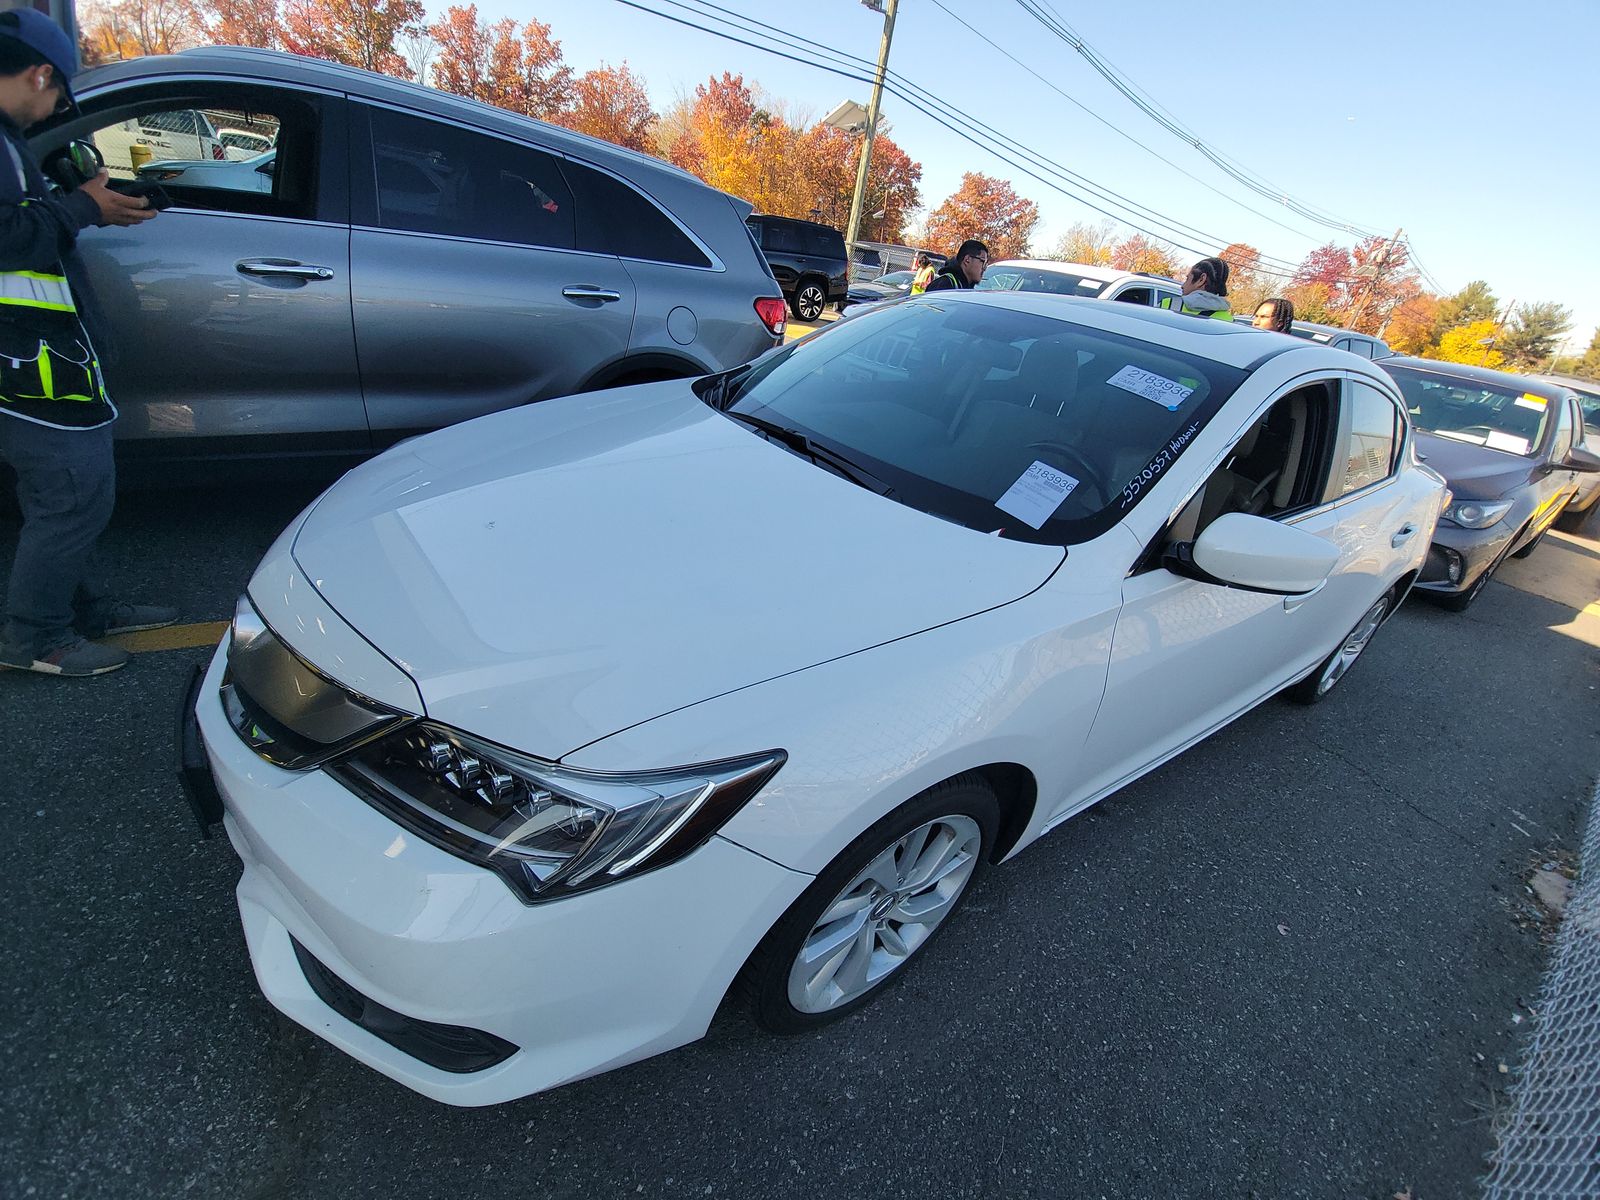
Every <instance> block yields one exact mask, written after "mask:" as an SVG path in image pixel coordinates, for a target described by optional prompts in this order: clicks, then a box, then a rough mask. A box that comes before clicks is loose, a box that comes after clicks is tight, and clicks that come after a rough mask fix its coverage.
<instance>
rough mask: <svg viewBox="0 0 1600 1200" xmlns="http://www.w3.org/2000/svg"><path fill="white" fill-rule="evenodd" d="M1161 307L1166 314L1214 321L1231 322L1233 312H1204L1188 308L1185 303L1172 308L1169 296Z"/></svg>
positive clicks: (1229, 309)
mask: <svg viewBox="0 0 1600 1200" xmlns="http://www.w3.org/2000/svg"><path fill="white" fill-rule="evenodd" d="M1178 299H1179V300H1183V297H1182V296H1179V297H1178ZM1161 307H1162V308H1164V309H1166V310H1167V311H1168V312H1181V313H1183V314H1184V316H1187V317H1210V318H1211V319H1212V320H1214V321H1231V320H1233V310H1232V309H1231V308H1219V309H1217V310H1216V311H1215V312H1205V311H1203V310H1201V309H1198V308H1190V307H1189V305H1188V302H1187V301H1185V302H1184V303H1182V304H1180V305H1179V306H1178V307H1177V308H1173V307H1172V297H1171V296H1168V297H1167V298H1166V299H1165V300H1163V301H1162V302H1161Z"/></svg>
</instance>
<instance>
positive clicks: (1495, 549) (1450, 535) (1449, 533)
mask: <svg viewBox="0 0 1600 1200" xmlns="http://www.w3.org/2000/svg"><path fill="white" fill-rule="evenodd" d="M1515 536H1516V530H1514V529H1512V528H1511V526H1509V525H1507V524H1506V523H1505V522H1504V521H1496V522H1495V523H1494V524H1493V525H1491V526H1489V527H1488V528H1487V529H1463V528H1461V526H1459V525H1448V524H1446V523H1445V522H1444V521H1442V520H1441V521H1440V522H1439V525H1438V527H1437V528H1436V529H1435V530H1434V533H1433V545H1431V546H1430V547H1428V557H1427V560H1426V561H1425V562H1424V563H1423V565H1422V574H1421V575H1420V576H1419V577H1418V579H1417V582H1416V587H1417V590H1418V591H1423V592H1432V593H1434V594H1435V595H1441V596H1450V595H1455V594H1457V593H1460V592H1465V591H1469V590H1471V588H1472V586H1473V585H1474V584H1475V583H1477V582H1478V579H1479V577H1480V576H1481V575H1482V574H1483V573H1484V572H1485V571H1487V570H1489V568H1490V567H1492V566H1494V564H1495V562H1496V561H1498V560H1499V558H1500V557H1501V555H1503V554H1505V553H1506V551H1507V550H1509V549H1510V547H1511V539H1512V538H1513V537H1515Z"/></svg>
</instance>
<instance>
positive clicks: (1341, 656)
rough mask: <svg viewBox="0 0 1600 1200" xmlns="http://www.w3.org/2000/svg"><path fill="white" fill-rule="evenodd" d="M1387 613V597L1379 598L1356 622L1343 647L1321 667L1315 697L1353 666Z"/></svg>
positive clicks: (1332, 685) (1330, 687)
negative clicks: (1320, 675)
mask: <svg viewBox="0 0 1600 1200" xmlns="http://www.w3.org/2000/svg"><path fill="white" fill-rule="evenodd" d="M1388 611H1389V597H1388V596H1380V597H1379V598H1378V601H1377V603H1376V604H1374V605H1373V606H1372V607H1371V608H1369V609H1367V612H1366V615H1365V616H1363V617H1362V618H1361V620H1359V621H1357V622H1356V627H1355V628H1354V629H1352V630H1351V631H1350V635H1349V636H1348V637H1346V638H1345V639H1344V645H1342V646H1340V647H1339V649H1338V650H1336V651H1335V652H1334V655H1333V657H1332V658H1330V659H1329V660H1328V665H1327V666H1325V667H1323V669H1322V677H1321V678H1320V679H1318V680H1317V695H1319V696H1326V695H1327V694H1328V693H1329V692H1331V691H1332V690H1333V688H1334V685H1335V684H1337V683H1338V682H1339V681H1340V680H1341V679H1343V678H1344V677H1345V675H1346V673H1348V672H1349V670H1350V668H1351V667H1353V666H1355V663H1356V659H1358V658H1360V657H1361V652H1362V651H1363V650H1365V649H1366V648H1367V646H1368V645H1370V644H1371V642H1372V636H1373V634H1375V633H1377V632H1378V626H1380V625H1382V624H1383V618H1384V614H1386V613H1387V612H1388Z"/></svg>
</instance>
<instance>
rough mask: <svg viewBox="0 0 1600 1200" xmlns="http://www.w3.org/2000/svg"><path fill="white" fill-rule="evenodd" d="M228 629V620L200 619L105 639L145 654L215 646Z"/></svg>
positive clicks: (111, 643)
mask: <svg viewBox="0 0 1600 1200" xmlns="http://www.w3.org/2000/svg"><path fill="white" fill-rule="evenodd" d="M227 631H228V623H227V622H226V621H200V622H198V623H197V624H194V625H168V626H167V627H166V628H165V629H146V630H144V631H142V632H140V633H124V634H121V635H119V636H117V637H112V638H106V639H105V640H106V641H107V642H108V643H109V644H110V645H113V646H121V647H122V648H123V649H124V650H127V651H130V652H132V653H134V654H143V653H145V652H146V651H149V650H189V649H192V648H193V647H195V646H215V645H216V644H217V643H218V642H220V641H221V640H222V635H223V634H224V633H226V632H227Z"/></svg>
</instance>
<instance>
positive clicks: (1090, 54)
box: [1016, 0, 1378, 237]
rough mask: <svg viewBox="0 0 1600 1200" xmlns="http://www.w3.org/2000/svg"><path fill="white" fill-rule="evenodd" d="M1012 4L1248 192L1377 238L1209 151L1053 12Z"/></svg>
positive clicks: (1033, 4)
mask: <svg viewBox="0 0 1600 1200" xmlns="http://www.w3.org/2000/svg"><path fill="white" fill-rule="evenodd" d="M1016 3H1017V5H1018V7H1020V8H1021V9H1022V10H1023V11H1024V12H1026V13H1028V15H1029V16H1031V17H1033V18H1034V19H1035V20H1036V21H1038V22H1039V23H1040V24H1041V25H1043V26H1044V27H1045V28H1046V29H1048V30H1049V31H1050V32H1051V33H1053V34H1055V35H1056V37H1058V38H1060V39H1061V40H1062V41H1064V42H1066V43H1067V45H1069V46H1071V47H1072V48H1073V49H1074V50H1075V51H1077V52H1078V54H1079V55H1081V56H1082V57H1083V58H1084V59H1085V61H1087V62H1088V63H1089V65H1090V66H1091V67H1093V68H1094V69H1095V71H1096V72H1097V73H1098V74H1099V75H1100V76H1101V77H1102V78H1104V79H1105V80H1106V82H1107V83H1109V84H1111V86H1112V87H1114V88H1116V90H1117V91H1118V92H1120V93H1121V94H1122V95H1123V96H1124V97H1126V98H1127V100H1128V101H1129V102H1130V103H1132V104H1133V105H1134V106H1135V107H1136V108H1138V109H1139V110H1140V111H1141V112H1143V113H1144V114H1145V115H1146V116H1148V117H1149V118H1150V119H1151V120H1153V121H1155V122H1156V123H1157V124H1158V125H1160V126H1161V127H1162V128H1164V129H1166V130H1167V132H1169V133H1171V134H1172V135H1173V136H1174V137H1176V138H1178V139H1180V140H1181V141H1184V142H1187V143H1188V144H1189V145H1191V146H1193V147H1194V149H1195V150H1196V151H1198V152H1199V153H1200V154H1201V155H1203V156H1204V157H1205V158H1207V159H1209V160H1210V161H1211V162H1212V163H1214V164H1215V165H1216V166H1217V167H1218V168H1220V169H1221V170H1222V171H1224V172H1226V173H1227V174H1228V175H1230V176H1231V177H1233V178H1234V179H1236V180H1238V182H1240V183H1242V184H1243V185H1244V186H1245V187H1248V188H1249V189H1250V190H1251V191H1253V192H1256V193H1257V194H1259V195H1262V196H1265V197H1266V198H1267V199H1269V200H1275V201H1277V202H1278V203H1280V204H1282V205H1283V206H1284V207H1285V208H1288V209H1290V210H1291V211H1293V212H1296V213H1298V214H1299V215H1300V216H1302V217H1304V218H1306V219H1307V220H1309V221H1313V222H1315V223H1316V224H1318V225H1323V226H1326V227H1327V228H1330V229H1338V230H1341V231H1343V232H1345V233H1348V234H1351V235H1354V236H1365V237H1376V236H1378V235H1377V234H1376V232H1375V231H1373V230H1369V229H1362V228H1361V227H1359V226H1357V225H1354V224H1352V223H1351V222H1348V221H1344V220H1341V219H1340V218H1338V217H1335V216H1332V215H1331V214H1326V213H1323V212H1321V211H1319V210H1317V209H1315V208H1312V207H1311V206H1310V205H1307V204H1305V203H1303V202H1301V201H1299V200H1297V199H1295V198H1294V197H1292V196H1290V195H1289V194H1288V193H1287V192H1285V191H1283V190H1282V189H1281V188H1277V187H1275V186H1274V185H1273V184H1272V183H1271V182H1270V181H1268V180H1266V179H1264V178H1262V177H1260V176H1257V175H1255V174H1254V172H1251V171H1249V170H1247V169H1246V168H1245V167H1244V166H1243V165H1242V164H1239V163H1235V162H1234V161H1233V160H1231V159H1230V158H1229V157H1228V156H1227V155H1225V154H1223V153H1221V152H1220V151H1218V150H1215V149H1213V148H1212V147H1211V146H1209V145H1207V144H1206V143H1205V142H1204V141H1202V140H1201V139H1200V137H1199V136H1198V135H1197V134H1195V133H1194V132H1193V131H1192V130H1190V129H1188V128H1187V127H1186V126H1184V125H1183V124H1182V123H1181V122H1180V121H1179V120H1178V119H1177V118H1176V117H1175V116H1173V115H1172V114H1171V113H1169V112H1168V111H1167V110H1166V109H1164V108H1162V107H1161V105H1160V104H1159V103H1157V102H1156V100H1155V99H1154V97H1150V96H1147V95H1146V94H1145V93H1144V92H1143V90H1142V89H1140V88H1139V87H1138V85H1137V84H1135V83H1133V82H1132V81H1131V80H1130V79H1128V78H1127V77H1125V76H1124V75H1123V74H1122V73H1121V72H1120V71H1119V70H1117V69H1116V68H1115V67H1113V66H1112V65H1111V64H1110V63H1109V62H1107V61H1106V60H1105V59H1103V58H1101V57H1100V55H1099V53H1098V52H1097V51H1096V50H1095V49H1094V47H1092V46H1090V45H1089V44H1088V43H1087V42H1085V41H1084V40H1083V39H1082V38H1081V37H1079V36H1078V34H1077V33H1075V32H1074V31H1073V30H1072V28H1071V27H1070V26H1068V25H1067V24H1066V22H1065V21H1063V20H1061V19H1060V17H1059V14H1054V10H1053V9H1052V10H1051V14H1054V15H1051V14H1046V13H1045V12H1044V11H1042V10H1041V8H1040V7H1038V2H1037V0H1016Z"/></svg>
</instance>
